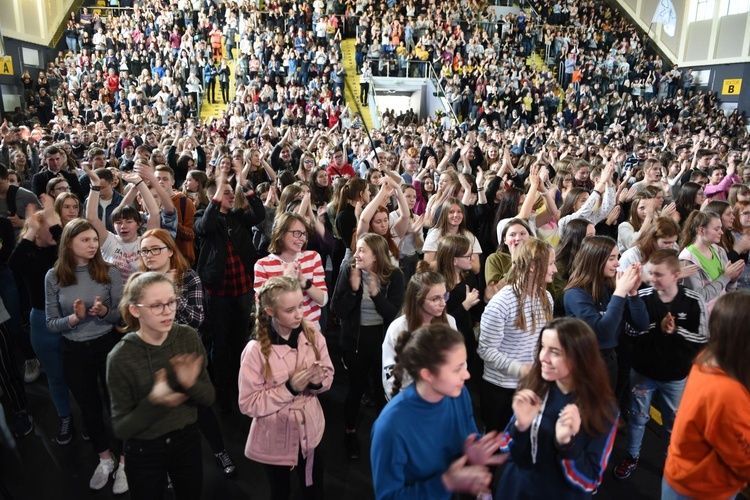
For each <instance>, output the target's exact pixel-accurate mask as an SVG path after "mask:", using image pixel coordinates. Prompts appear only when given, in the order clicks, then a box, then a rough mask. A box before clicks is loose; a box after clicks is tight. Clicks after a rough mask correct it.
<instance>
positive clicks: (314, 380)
mask: <svg viewBox="0 0 750 500" xmlns="http://www.w3.org/2000/svg"><path fill="white" fill-rule="evenodd" d="M308 371H309V372H310V383H311V384H313V385H318V384H322V383H323V381H324V380H325V379H326V377H327V376H328V368H327V367H325V366H323V364H322V363H321V362H320V361H316V362H315V363H313V365H312V366H311V367H310V368H308Z"/></svg>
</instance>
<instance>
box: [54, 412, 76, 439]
mask: <svg viewBox="0 0 750 500" xmlns="http://www.w3.org/2000/svg"><path fill="white" fill-rule="evenodd" d="M71 439H73V417H71V416H67V417H60V427H58V429H57V437H56V438H55V441H57V444H59V445H66V444H68V443H70V440H71Z"/></svg>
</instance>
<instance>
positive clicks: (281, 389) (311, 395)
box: [239, 276, 333, 500]
mask: <svg viewBox="0 0 750 500" xmlns="http://www.w3.org/2000/svg"><path fill="white" fill-rule="evenodd" d="M258 303H259V307H258V316H257V318H256V320H255V329H256V330H255V340H252V341H250V343H248V345H247V347H245V350H244V352H243V353H242V363H241V366H240V378H239V392H240V396H239V406H240V410H241V411H242V413H244V414H245V415H248V416H250V417H252V418H253V423H252V425H251V426H250V434H249V435H248V437H247V444H246V446H245V456H247V458H249V459H251V460H255V461H256V462H259V463H261V464H263V465H264V467H265V470H266V474H267V475H268V481H269V483H270V485H271V498H272V499H273V500H287V499H288V498H289V493H290V478H289V475H290V473H291V470H292V469H294V468H296V470H297V475H298V479H299V481H300V486H301V488H302V490H303V492H304V495H303V496H304V498H305V499H306V500H307V499H323V498H324V491H323V463H322V461H321V460H320V457H314V452H315V447H316V446H318V444H319V443H320V441H321V439H322V438H323V430H324V428H325V419H324V417H323V409H322V408H321V406H320V402H319V401H318V394H320V393H321V392H324V391H327V390H328V389H330V388H331V383H332V382H333V364H332V363H331V359H330V357H329V356H328V348H327V347H326V341H325V338H324V337H323V335H322V334H321V333H320V332H319V331H318V330H317V328H315V327H314V326H313V325H312V324H311V323H309V322H307V321H306V320H305V319H304V316H303V311H304V305H303V304H304V299H303V295H302V290H301V289H300V286H299V282H298V281H297V280H296V279H293V278H289V277H286V276H279V277H274V278H270V279H269V280H268V281H266V282H265V283H264V284H263V287H262V288H261V289H260V292H259V293H258Z"/></svg>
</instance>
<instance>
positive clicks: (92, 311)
mask: <svg viewBox="0 0 750 500" xmlns="http://www.w3.org/2000/svg"><path fill="white" fill-rule="evenodd" d="M107 311H108V308H107V306H105V305H104V304H103V303H102V298H101V297H98V296H97V297H96V298H95V299H94V305H93V306H91V307H89V311H88V314H89V316H96V317H98V318H101V317H103V316H105V315H106V314H107Z"/></svg>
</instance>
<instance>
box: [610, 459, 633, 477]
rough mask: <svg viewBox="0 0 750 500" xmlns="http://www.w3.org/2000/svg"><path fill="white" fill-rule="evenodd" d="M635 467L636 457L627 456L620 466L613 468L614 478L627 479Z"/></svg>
mask: <svg viewBox="0 0 750 500" xmlns="http://www.w3.org/2000/svg"><path fill="white" fill-rule="evenodd" d="M636 467H638V457H635V458H633V457H631V456H630V455H628V456H627V458H625V460H624V461H623V462H622V463H621V464H620V465H618V466H617V467H615V477H616V478H617V479H627V478H629V477H630V475H631V474H632V473H633V471H634V470H635V468H636Z"/></svg>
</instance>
